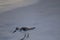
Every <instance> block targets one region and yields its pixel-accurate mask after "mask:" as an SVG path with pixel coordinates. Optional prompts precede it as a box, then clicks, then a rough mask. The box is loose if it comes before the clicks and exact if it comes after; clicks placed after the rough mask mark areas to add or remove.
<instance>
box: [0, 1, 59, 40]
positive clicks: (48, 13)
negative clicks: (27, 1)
mask: <svg viewBox="0 0 60 40" xmlns="http://www.w3.org/2000/svg"><path fill="white" fill-rule="evenodd" d="M22 26H28V27H36V29H35V30H32V31H29V33H30V38H29V39H28V40H30V39H31V40H60V2H59V0H48V1H47V0H41V1H40V2H38V3H36V4H34V5H30V6H26V7H19V8H16V9H14V10H11V11H6V12H2V13H1V14H0V40H20V38H21V37H23V33H21V32H16V33H15V34H13V33H12V31H13V30H14V29H15V27H22Z"/></svg>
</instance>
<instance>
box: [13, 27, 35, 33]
mask: <svg viewBox="0 0 60 40" xmlns="http://www.w3.org/2000/svg"><path fill="white" fill-rule="evenodd" d="M33 29H35V27H32V28H28V27H21V28H18V27H16V29H15V30H14V31H13V33H15V32H16V31H17V30H19V31H29V30H33Z"/></svg>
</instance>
